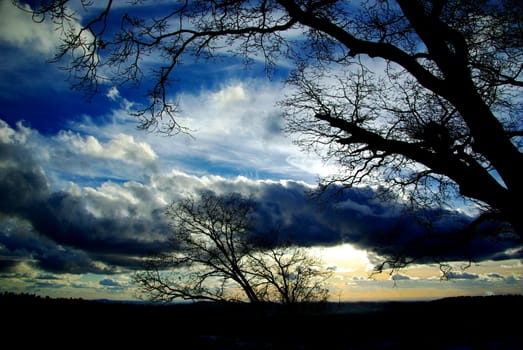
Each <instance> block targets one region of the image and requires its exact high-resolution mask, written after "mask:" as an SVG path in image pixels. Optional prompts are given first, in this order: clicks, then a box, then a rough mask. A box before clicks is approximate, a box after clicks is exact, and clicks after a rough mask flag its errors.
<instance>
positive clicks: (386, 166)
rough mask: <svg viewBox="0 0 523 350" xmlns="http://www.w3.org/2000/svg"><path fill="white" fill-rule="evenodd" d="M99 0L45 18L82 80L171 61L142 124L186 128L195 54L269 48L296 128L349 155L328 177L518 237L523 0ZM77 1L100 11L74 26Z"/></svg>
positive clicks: (133, 74)
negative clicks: (187, 85) (458, 210)
mask: <svg viewBox="0 0 523 350" xmlns="http://www.w3.org/2000/svg"><path fill="white" fill-rule="evenodd" d="M144 3H146V1H136V2H135V5H136V6H141V5H143V4H144ZM92 4H93V3H92V2H87V1H79V2H74V1H66V0H51V1H45V2H42V3H41V5H40V6H39V7H36V8H35V9H34V16H35V19H37V20H43V19H44V18H45V16H50V17H52V20H54V21H55V23H57V25H58V27H59V28H60V29H61V30H62V31H63V34H64V36H63V37H64V40H63V46H62V47H61V49H60V51H59V52H58V55H57V58H64V57H66V56H67V55H68V54H70V55H71V56H72V58H71V59H70V60H69V61H68V62H69V63H70V65H69V68H70V70H71V72H72V73H73V74H72V76H73V77H74V78H77V80H76V82H77V83H78V84H79V86H80V87H84V88H89V89H91V90H96V88H97V83H98V81H99V79H111V80H112V81H113V82H115V83H126V82H129V81H132V82H135V83H139V82H141V81H142V79H143V77H144V73H143V71H142V69H143V60H144V58H146V57H147V56H148V55H155V56H156V57H161V58H162V59H163V62H162V63H161V64H159V65H158V66H157V67H156V70H155V76H154V85H153V87H152V88H151V89H150V91H149V94H148V95H149V97H150V105H149V106H148V107H146V108H144V109H143V110H140V111H137V112H136V114H137V116H139V117H140V118H141V126H142V127H144V128H154V127H159V125H160V126H161V125H164V126H166V128H167V129H168V130H170V131H175V132H176V131H180V130H183V126H181V125H179V124H178V122H177V119H176V107H175V106H174V105H172V104H170V103H169V101H168V100H167V94H166V89H167V87H168V83H169V82H170V81H171V78H172V77H173V74H174V73H173V72H174V71H175V67H176V66H177V65H179V64H180V62H181V59H182V58H184V57H191V58H194V57H204V58H209V59H212V58H213V57H214V56H215V55H220V54H231V53H232V54H239V55H242V56H243V57H245V58H246V59H247V60H248V59H252V58H253V57H255V56H257V55H258V56H259V55H263V56H264V58H265V61H266V63H267V68H268V69H269V70H270V69H271V68H273V67H274V66H275V64H276V62H277V60H278V59H279V58H281V57H285V58H290V59H294V60H295V62H296V70H295V71H294V72H293V73H292V74H291V76H290V77H289V84H290V85H291V86H293V87H294V89H295V90H294V92H293V93H292V94H290V95H289V96H288V98H287V99H285V100H284V101H282V103H281V106H282V107H283V108H284V111H285V116H286V120H287V121H288V127H287V131H288V132H289V133H290V134H292V135H295V136H297V138H298V142H299V143H300V144H301V145H302V146H303V147H305V148H313V149H315V150H316V151H318V152H319V154H320V155H322V156H324V157H325V158H326V159H332V160H334V161H336V162H337V163H338V164H339V165H340V167H341V170H340V173H339V176H336V177H334V178H329V179H325V183H326V184H329V183H333V182H342V183H344V184H346V185H349V186H351V185H356V184H359V183H372V182H373V181H374V182H377V183H379V184H380V185H385V186H387V187H390V188H392V189H394V190H395V191H396V193H399V194H401V195H402V196H403V198H408V199H411V200H412V201H413V202H415V203H428V204H429V205H433V204H435V203H446V204H447V205H449V204H451V202H452V200H453V199H455V198H466V199H468V200H472V201H474V202H476V203H477V204H479V206H480V207H481V208H482V212H483V213H484V214H485V215H480V216H479V217H478V222H481V221H484V220H491V219H495V220H501V221H504V222H507V223H509V224H510V225H511V230H512V233H513V234H515V236H514V237H515V238H516V239H517V240H519V241H521V232H523V216H522V215H521V206H520V205H517V204H516V203H519V201H520V200H521V198H523V182H522V181H521V179H522V178H523V155H522V152H521V147H522V142H521V140H522V139H521V137H522V136H523V127H522V122H521V113H522V103H521V99H520V98H519V96H521V88H522V87H523V80H522V72H523V65H522V64H521V62H522V55H523V51H522V46H523V40H522V38H523V26H522V25H521V23H522V22H523V5H522V3H521V1H517V0H499V1H489V0H427V1H421V0H396V1H392V0H390V1H386V0H374V1H372V0H366V1H357V2H351V1H341V0H340V1H337V0H327V1H311V0H262V1H255V2H253V1H244V0H226V1H218V0H215V1H180V2H177V3H175V4H173V5H172V8H171V9H170V10H169V11H167V12H166V13H165V15H164V16H159V17H147V15H146V14H145V15H144V16H141V13H140V12H139V11H133V12H132V13H133V14H132V15H131V14H124V15H123V16H122V17H121V18H120V20H119V23H120V26H119V28H118V30H117V31H116V32H114V28H112V30H108V23H109V22H111V21H113V20H114V18H112V17H111V16H112V13H113V12H112V6H113V1H106V2H105V6H102V7H96V8H92ZM97 4H99V2H97ZM74 6H76V8H77V9H78V8H81V7H83V8H89V9H90V10H92V11H91V12H86V13H82V15H84V20H83V21H82V26H81V29H79V28H78V27H77V26H75V25H68V23H73V19H74V15H73V13H72V12H71V10H70V9H71V8H73V7H74ZM291 31H292V35H289V34H288V33H291ZM297 32H301V33H302V35H301V36H297V35H296V33H297ZM377 67H379V69H377ZM101 69H103V71H104V74H103V75H102V74H100V73H99V72H100V70H101ZM107 70H109V71H112V72H113V73H114V74H113V75H112V76H109V75H107ZM148 77H149V76H148ZM162 120H167V123H166V124H165V123H162ZM478 222H476V223H474V224H473V225H472V226H471V228H474V227H477V226H478V225H477V224H478Z"/></svg>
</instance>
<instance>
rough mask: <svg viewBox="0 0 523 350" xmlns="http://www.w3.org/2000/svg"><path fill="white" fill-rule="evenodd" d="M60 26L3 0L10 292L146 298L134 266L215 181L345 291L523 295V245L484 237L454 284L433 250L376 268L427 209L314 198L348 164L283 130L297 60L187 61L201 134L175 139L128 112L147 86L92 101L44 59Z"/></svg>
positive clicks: (3, 275)
mask: <svg viewBox="0 0 523 350" xmlns="http://www.w3.org/2000/svg"><path fill="white" fill-rule="evenodd" d="M160 7H161V6H160ZM160 7H157V8H160ZM56 35H57V34H56V32H55V31H54V30H53V28H52V26H50V25H49V24H47V23H41V24H36V23H34V22H32V20H31V17H30V16H28V15H27V14H26V13H23V12H22V11H20V10H18V9H16V8H14V7H13V6H12V5H11V1H8V0H0V49H1V52H2V56H1V57H0V189H1V190H2V198H1V199H0V291H2V290H7V291H15V292H22V291H25V292H31V293H37V294H42V295H51V296H73V297H84V298H115V299H129V298H133V297H134V295H135V294H134V286H133V285H132V283H131V278H130V274H131V273H132V272H133V271H135V270H136V269H137V268H138V267H139V265H138V261H139V259H140V258H141V257H144V256H146V255H147V254H148V253H150V252H158V251H162V249H165V240H166V238H167V237H168V235H169V233H170V231H169V225H168V222H167V220H166V218H165V217H164V215H163V210H164V208H165V206H166V205H167V204H169V203H170V202H172V201H173V200H176V199H179V198H181V197H183V196H185V195H188V194H191V193H196V192H197V191H199V190H202V189H211V190H213V191H215V192H217V193H229V192H240V193H243V194H249V195H252V196H254V198H256V199H257V200H258V201H259V203H260V206H261V208H262V210H264V213H266V214H267V218H269V219H267V220H268V224H269V223H270V224H274V225H277V226H278V227H281V229H282V231H283V232H284V233H285V234H287V235H290V236H291V237H292V238H293V239H294V240H295V241H296V242H298V243H299V244H302V245H305V246H310V247H312V248H311V252H313V253H314V254H320V255H321V256H322V257H323V258H324V261H325V264H326V266H328V267H330V268H333V269H334V271H335V275H334V277H333V279H332V281H331V294H332V298H333V299H336V300H337V299H338V298H343V299H347V300H364V299H409V298H416V299H421V298H435V297H441V296H448V295H485V294H506V293H521V292H522V291H523V290H522V288H521V285H522V283H521V281H522V280H523V266H522V264H521V257H520V255H519V254H520V253H518V252H517V251H516V250H515V249H513V247H511V246H510V245H509V244H501V243H498V244H492V242H486V241H484V240H483V241H480V240H478V241H476V242H473V244H472V245H470V246H468V247H466V248H467V249H470V251H471V252H473V254H472V253H471V254H472V255H474V257H475V258H476V259H477V260H478V262H479V263H478V264H473V266H471V267H470V268H468V269H466V270H461V269H460V266H463V265H466V262H463V261H460V260H459V259H457V257H458V256H459V254H460V253H461V252H458V251H452V250H448V251H446V257H447V258H449V259H450V260H457V261H455V262H454V263H453V264H454V265H455V267H456V270H455V272H454V273H453V274H452V275H451V277H452V278H451V279H450V280H449V281H440V279H439V276H440V274H439V269H438V267H437V266H436V265H434V264H430V263H429V262H425V261H421V262H422V263H423V264H418V265H413V266H412V267H410V268H407V269H405V270H403V271H400V273H397V274H393V275H389V274H387V273H383V274H380V275H378V276H375V277H374V278H373V279H370V278H369V273H370V272H371V271H372V268H373V266H374V264H375V263H376V262H377V261H379V258H380V257H381V256H382V255H383V254H386V253H387V252H388V250H387V249H388V248H390V247H387V246H384V245H383V244H382V242H383V241H384V240H388V241H389V242H390V241H391V240H394V239H397V241H394V243H393V244H391V246H394V245H400V244H406V242H407V243H408V242H411V241H412V240H414V238H415V237H417V236H418V235H420V232H421V231H420V230H421V229H420V228H419V227H418V226H416V223H415V216H416V215H418V214H419V215H421V213H414V214H412V215H410V216H409V215H406V214H404V213H403V212H402V210H401V208H402V207H401V203H385V202H380V201H377V200H376V199H375V198H373V196H372V194H373V191H372V189H371V188H366V187H362V188H358V189H354V190H351V191H348V192H347V193H346V194H344V195H343V196H342V197H340V198H337V200H336V201H333V200H330V199H329V200H327V202H325V201H324V202H322V203H318V202H315V201H313V200H311V199H310V198H309V197H308V196H307V191H309V190H311V189H314V188H315V186H316V181H317V178H318V176H327V175H329V174H330V173H332V172H334V171H336V168H335V167H334V166H333V165H332V164H325V163H323V162H322V161H321V160H320V159H319V158H318V157H317V156H315V155H314V154H309V153H308V152H306V151H305V150H300V149H299V148H298V147H297V146H296V145H295V144H293V139H292V135H287V134H284V133H283V132H282V131H281V128H282V126H283V121H282V119H281V111H280V110H279V109H278V107H277V105H276V103H277V102H278V101H279V100H281V99H282V98H283V97H284V94H285V92H286V91H287V90H286V89H287V88H286V87H285V86H284V84H283V78H284V77H285V76H286V74H287V73H288V72H289V66H288V64H287V62H282V65H281V66H277V67H276V70H275V72H274V75H273V76H272V78H271V79H268V78H267V76H266V74H265V71H264V66H263V64H262V63H259V62H258V63H257V62H255V63H254V64H252V65H250V66H249V67H245V66H243V65H242V64H241V60H238V59H234V58H224V59H222V60H219V61H216V62H213V63H212V64H208V63H206V62H205V61H201V62H198V63H192V62H185V64H184V65H182V66H180V67H179V68H178V71H177V72H176V74H177V76H178V77H179V79H180V82H179V83H176V84H175V85H173V87H172V91H171V90H170V91H169V93H170V97H171V98H172V99H173V100H176V101H178V102H179V106H180V107H181V112H180V114H179V118H180V119H179V121H180V122H181V123H182V125H184V126H186V127H188V128H189V129H190V130H191V135H185V134H178V135H175V136H169V137H168V136H165V135H162V134H158V133H150V132H145V131H143V130H138V129H137V125H138V124H137V120H136V119H135V118H134V117H133V116H131V115H130V111H131V110H132V109H133V108H134V107H135V106H137V105H138V104H140V103H143V92H144V91H143V88H142V89H136V88H131V87H116V86H113V85H110V84H106V85H103V84H102V85H101V86H100V91H99V93H98V94H97V95H95V96H94V97H93V99H92V100H89V99H87V98H86V96H84V94H83V93H82V92H81V91H75V90H71V89H70V83H69V82H68V81H66V78H67V73H66V72H64V71H62V70H60V69H59V64H51V63H48V62H47V60H48V59H49V58H51V57H52V56H53V53H54V52H55V50H56V47H57V45H58V43H59V41H58V38H57V36H56ZM462 209H464V210H465V209H467V208H462ZM460 220H467V217H466V216H465V215H464V214H463V212H459V213H454V215H448V216H445V217H443V218H442V219H440V221H439V222H438V224H439V225H440V226H441V227H449V226H452V225H457V224H458V223H459V222H460ZM390 237H395V238H390ZM441 244H442V246H444V245H446V244H448V242H447V241H445V242H443V243H441ZM429 245H430V246H429ZM433 246H438V243H437V242H436V243H434V242H431V243H430V244H428V243H427V244H426V245H424V246H420V247H418V249H420V250H421V251H420V252H423V251H425V252H426V251H428V249H433Z"/></svg>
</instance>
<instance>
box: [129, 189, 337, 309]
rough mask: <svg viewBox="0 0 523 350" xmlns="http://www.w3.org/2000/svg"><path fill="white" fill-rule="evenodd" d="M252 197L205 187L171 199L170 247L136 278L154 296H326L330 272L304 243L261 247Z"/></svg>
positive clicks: (283, 298) (224, 298) (291, 298)
mask: <svg viewBox="0 0 523 350" xmlns="http://www.w3.org/2000/svg"><path fill="white" fill-rule="evenodd" d="M253 209H254V203H253V202H252V201H251V200H249V199H246V198H244V197H242V196H240V195H238V194H230V195H227V196H217V195H215V194H214V193H211V192H204V193H202V194H201V196H200V197H199V198H198V199H195V198H192V197H189V198H186V199H184V200H181V201H179V202H175V203H173V204H172V205H171V206H170V207H169V208H168V210H167V213H168V215H169V217H170V218H171V220H172V223H173V235H172V239H171V240H170V244H171V246H172V252H171V253H164V254H161V255H158V256H156V257H153V258H151V259H149V260H148V261H147V262H146V264H145V266H144V270H143V271H141V272H138V273H136V274H135V277H134V279H135V282H137V284H138V285H139V288H140V290H141V291H142V293H143V294H144V295H145V296H146V297H147V298H149V299H151V300H157V301H160V300H161V301H165V300H174V299H186V300H215V301H240V300H244V299H247V300H249V301H250V302H253V303H256V302H260V301H280V302H282V303H296V302H301V301H321V300H325V299H326V297H327V294H328V291H327V289H326V288H325V282H326V279H327V278H328V277H330V272H328V271H325V270H323V268H322V266H321V261H320V260H319V259H317V258H315V257H312V256H310V255H309V254H307V252H306V251H305V250H303V248H293V247H290V246H280V247H272V248H267V247H262V246H260V245H258V244H256V242H257V241H259V239H256V237H255V235H254V229H255V228H254V226H253V219H252V216H251V214H252V213H253Z"/></svg>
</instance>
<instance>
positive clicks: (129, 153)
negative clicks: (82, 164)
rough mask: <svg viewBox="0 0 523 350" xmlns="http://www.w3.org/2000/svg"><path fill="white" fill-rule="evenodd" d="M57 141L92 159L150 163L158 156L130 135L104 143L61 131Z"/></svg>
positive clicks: (117, 137)
mask: <svg viewBox="0 0 523 350" xmlns="http://www.w3.org/2000/svg"><path fill="white" fill-rule="evenodd" d="M58 140H59V141H60V142H63V143H64V144H66V145H69V146H70V148H71V149H72V150H73V151H76V152H78V153H80V154H83V155H88V156H91V157H93V158H101V159H114V160H119V161H122V162H128V163H150V162H153V161H154V160H155V159H156V158H157V157H158V156H157V155H156V153H155V152H154V150H153V149H152V148H151V146H150V145H148V144H147V143H145V142H136V141H135V140H134V137H133V136H132V135H126V134H117V135H114V137H113V138H112V139H111V140H109V141H108V142H106V143H102V142H100V141H99V140H98V139H97V138H96V137H94V136H92V135H88V136H86V137H82V136H81V135H80V134H78V133H74V132H72V131H62V132H60V134H59V135H58Z"/></svg>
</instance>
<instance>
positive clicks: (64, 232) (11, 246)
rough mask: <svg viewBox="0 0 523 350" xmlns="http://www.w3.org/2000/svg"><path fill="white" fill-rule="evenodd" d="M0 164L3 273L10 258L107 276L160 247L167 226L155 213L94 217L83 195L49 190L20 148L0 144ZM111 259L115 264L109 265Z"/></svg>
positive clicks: (29, 157) (41, 172)
mask: <svg viewBox="0 0 523 350" xmlns="http://www.w3.org/2000/svg"><path fill="white" fill-rule="evenodd" d="M0 165H1V171H0V191H1V193H2V198H1V199H0V214H4V215H3V216H1V217H0V220H1V221H2V231H1V232H0V247H4V249H3V250H5V252H4V251H3V252H2V255H3V261H4V263H3V266H4V269H7V268H9V267H12V265H14V264H15V263H14V262H10V261H11V260H13V258H17V259H22V260H23V258H24V257H31V259H32V260H33V261H34V264H35V265H37V266H39V267H40V268H42V269H44V270H47V271H52V272H69V273H85V272H95V273H101V272H103V273H110V272H113V271H116V267H117V266H121V267H128V266H126V264H125V263H126V262H128V263H130V264H131V266H130V267H133V268H135V267H137V263H136V259H132V258H131V257H133V256H144V255H147V254H149V253H151V252H158V251H161V250H162V249H164V247H165V244H164V242H163V241H162V237H164V236H165V234H166V233H168V232H169V228H168V226H167V223H166V222H165V220H164V218H163V215H161V213H160V212H159V211H161V210H160V209H156V210H152V211H151V212H150V213H149V215H148V216H147V217H143V216H137V217H133V216H126V217H116V216H113V217H96V216H95V215H93V214H92V213H91V212H89V211H88V210H87V208H86V205H85V203H84V202H83V199H82V197H78V196H74V195H72V194H70V193H67V192H51V191H50V189H49V185H48V181H47V178H46V177H45V174H44V172H43V171H42V169H41V168H40V167H39V166H38V165H37V163H36V162H35V161H34V160H33V159H32V157H31V155H30V153H29V152H28V151H27V150H26V149H25V148H24V147H23V146H22V145H16V144H5V143H0ZM131 209H132V208H131ZM129 211H130V212H132V210H129ZM13 218H14V219H13ZM152 237H156V238H152ZM93 256H96V260H95V259H93ZM19 261H21V260H19ZM97 261H99V262H104V263H108V264H109V265H108V266H109V267H100V266H99V264H97V263H96V262H97ZM115 261H118V262H119V264H120V265H112V264H111V263H113V262H115Z"/></svg>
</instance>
